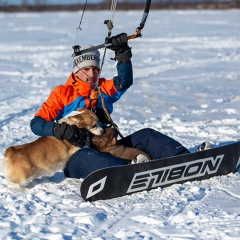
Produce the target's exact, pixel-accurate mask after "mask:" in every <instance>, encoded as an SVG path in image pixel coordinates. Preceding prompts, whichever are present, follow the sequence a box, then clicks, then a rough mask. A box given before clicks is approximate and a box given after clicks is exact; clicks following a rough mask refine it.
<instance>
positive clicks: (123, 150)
mask: <svg viewBox="0 0 240 240" xmlns="http://www.w3.org/2000/svg"><path fill="white" fill-rule="evenodd" d="M92 143H93V145H94V146H95V147H96V148H97V150H98V151H99V152H104V153H110V154H111V155H113V156H115V157H119V158H122V159H124V160H128V161H132V160H133V159H135V158H136V157H137V156H140V155H144V156H142V157H144V158H145V159H146V158H147V160H149V161H150V160H151V158H150V156H149V155H148V154H146V153H145V152H143V151H141V150H139V149H136V148H130V147H125V146H123V145H120V143H119V142H118V141H117V136H116V133H115V131H114V130H113V129H112V128H107V129H105V132H104V133H103V134H102V135H101V136H96V135H94V136H93V137H92Z"/></svg>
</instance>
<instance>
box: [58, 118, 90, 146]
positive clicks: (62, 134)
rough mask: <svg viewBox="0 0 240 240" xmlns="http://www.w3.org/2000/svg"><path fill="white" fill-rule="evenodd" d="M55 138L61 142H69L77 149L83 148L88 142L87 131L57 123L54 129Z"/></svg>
mask: <svg viewBox="0 0 240 240" xmlns="http://www.w3.org/2000/svg"><path fill="white" fill-rule="evenodd" d="M54 134H55V137H56V138H58V139H60V140H63V139H65V140H67V141H68V142H70V143H71V144H73V145H75V146H77V147H83V146H84V145H85V143H86V140H87V130H86V129H85V128H78V127H77V126H76V125H69V124H67V123H61V124H60V123H57V124H56V126H55V128H54Z"/></svg>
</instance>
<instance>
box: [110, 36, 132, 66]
mask: <svg viewBox="0 0 240 240" xmlns="http://www.w3.org/2000/svg"><path fill="white" fill-rule="evenodd" d="M106 43H111V44H112V45H111V46H110V47H108V48H109V49H111V50H113V51H115V56H116V59H117V60H118V61H123V62H126V61H129V59H130V58H131V57H132V52H131V48H130V47H129V46H128V37H127V34H126V33H121V34H118V35H116V36H114V37H111V38H107V39H106Z"/></svg>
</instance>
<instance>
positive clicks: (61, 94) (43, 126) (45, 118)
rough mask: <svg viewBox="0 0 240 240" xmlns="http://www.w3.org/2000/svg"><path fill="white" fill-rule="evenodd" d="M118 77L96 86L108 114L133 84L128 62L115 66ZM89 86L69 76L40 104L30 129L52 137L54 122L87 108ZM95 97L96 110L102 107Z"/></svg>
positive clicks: (104, 80) (90, 90)
mask: <svg viewBox="0 0 240 240" xmlns="http://www.w3.org/2000/svg"><path fill="white" fill-rule="evenodd" d="M117 70H118V76H116V77H114V78H113V79H111V80H106V79H105V78H101V79H100V80H99V85H100V88H101V90H102V93H103V97H104V102H105V105H106V108H107V110H108V112H109V113H110V114H111V113H112V111H113V103H114V102H116V101H117V100H118V99H119V98H120V97H121V96H122V95H123V94H124V93H125V91H126V90H127V89H128V88H129V87H130V86H131V85H132V83H133V74H132V63H131V61H128V62H121V63H118V64H117ZM92 90H93V89H92V86H91V84H89V83H85V82H83V81H80V80H79V79H78V78H77V77H75V75H74V74H73V73H72V74H71V75H70V76H69V78H68V80H67V82H66V84H65V85H60V86H57V87H56V88H55V89H54V90H53V91H52V92H51V93H50V95H49V97H48V99H47V101H46V102H44V103H43V105H42V106H41V108H40V109H39V111H38V112H37V113H36V114H35V116H34V118H33V119H32V120H31V122H30V127H31V130H32V132H33V133H34V134H36V135H39V136H54V126H55V124H56V121H57V120H59V119H61V118H62V117H64V116H66V115H67V114H68V113H70V112H72V111H76V110H77V109H78V108H91V99H90V95H91V92H92ZM99 95H100V94H99ZM99 95H98V101H97V108H99V109H103V108H102V102H101V98H100V96H99Z"/></svg>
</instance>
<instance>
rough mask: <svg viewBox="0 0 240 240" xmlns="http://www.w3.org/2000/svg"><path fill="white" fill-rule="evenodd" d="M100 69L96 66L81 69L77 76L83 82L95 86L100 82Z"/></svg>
mask: <svg viewBox="0 0 240 240" xmlns="http://www.w3.org/2000/svg"><path fill="white" fill-rule="evenodd" d="M99 72H100V71H99V69H98V68H97V67H95V66H88V67H84V68H82V69H80V70H79V71H78V72H77V73H76V74H75V75H76V76H77V77H78V78H79V79H80V80H82V81H83V82H86V83H90V84H95V83H96V82H97V80H98V76H99Z"/></svg>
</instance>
